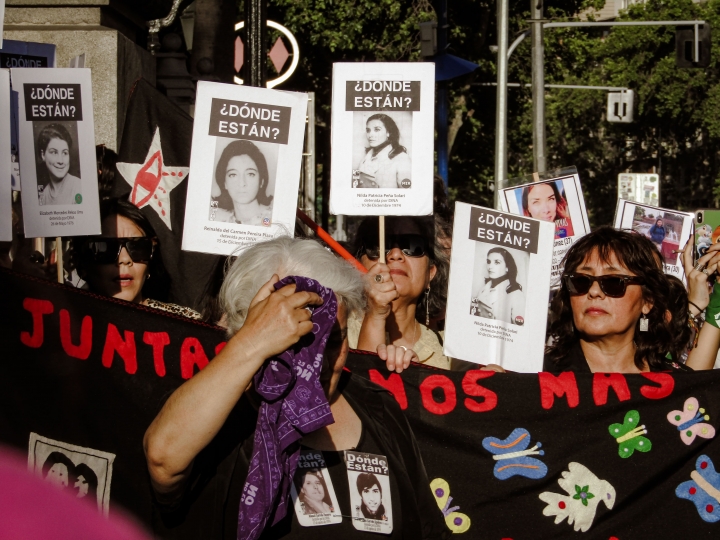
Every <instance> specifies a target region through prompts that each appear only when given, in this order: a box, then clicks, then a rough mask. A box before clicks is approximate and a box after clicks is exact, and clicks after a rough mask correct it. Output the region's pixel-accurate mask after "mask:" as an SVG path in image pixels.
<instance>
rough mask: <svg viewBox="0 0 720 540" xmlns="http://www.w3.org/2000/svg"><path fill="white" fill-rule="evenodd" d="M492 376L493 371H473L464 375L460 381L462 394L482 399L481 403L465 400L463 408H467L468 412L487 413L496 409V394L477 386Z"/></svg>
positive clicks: (469, 399)
mask: <svg viewBox="0 0 720 540" xmlns="http://www.w3.org/2000/svg"><path fill="white" fill-rule="evenodd" d="M493 375H495V372H494V371H483V370H480V369H473V370H471V371H468V372H467V373H465V376H464V377H463V380H462V389H463V392H465V393H466V394H467V395H468V396H474V397H482V398H484V400H483V401H477V400H475V399H471V398H465V407H467V409H468V410H469V411H472V412H487V411H492V410H493V409H494V408H495V407H497V402H498V397H497V394H496V393H495V392H493V391H492V390H488V389H487V388H485V387H484V386H481V385H479V384H478V381H481V380H483V379H487V378H488V377H492V376H493Z"/></svg>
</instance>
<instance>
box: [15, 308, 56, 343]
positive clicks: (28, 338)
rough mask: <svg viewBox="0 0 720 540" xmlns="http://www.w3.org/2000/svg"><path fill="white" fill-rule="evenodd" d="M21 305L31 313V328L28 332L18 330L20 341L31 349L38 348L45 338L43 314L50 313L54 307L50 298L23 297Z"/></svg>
mask: <svg viewBox="0 0 720 540" xmlns="http://www.w3.org/2000/svg"><path fill="white" fill-rule="evenodd" d="M23 307H24V308H25V309H27V310H28V311H29V312H30V313H31V314H32V320H33V329H32V333H30V332H25V331H23V332H20V342H21V343H22V344H23V345H25V346H27V347H32V348H33V349H37V348H39V347H40V346H41V345H42V344H43V341H44V340H45V325H44V324H43V315H50V314H51V313H52V312H53V311H54V310H55V308H54V307H53V305H52V302H50V300H39V299H37V298H25V299H24V300H23Z"/></svg>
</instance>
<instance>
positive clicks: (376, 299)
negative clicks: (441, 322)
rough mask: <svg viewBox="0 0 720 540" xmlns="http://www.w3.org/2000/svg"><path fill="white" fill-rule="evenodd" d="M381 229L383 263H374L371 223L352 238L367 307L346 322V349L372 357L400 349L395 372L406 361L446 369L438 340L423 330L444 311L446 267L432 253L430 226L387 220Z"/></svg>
mask: <svg viewBox="0 0 720 540" xmlns="http://www.w3.org/2000/svg"><path fill="white" fill-rule="evenodd" d="M385 227H386V240H385V248H386V253H385V257H386V263H381V262H380V252H379V248H378V244H379V231H378V219H377V218H376V217H372V218H366V219H364V220H363V221H362V223H360V226H359V227H358V231H357V234H356V237H355V246H354V247H355V253H356V256H357V258H358V260H359V261H360V262H361V263H362V264H363V266H365V268H367V269H368V273H367V274H365V291H366V293H367V297H368V305H367V309H366V312H365V316H364V318H362V319H360V318H358V317H353V318H350V319H349V320H348V339H349V341H350V347H351V348H353V349H360V350H365V351H372V352H375V351H376V350H378V347H379V346H380V345H386V344H393V345H395V346H396V347H401V348H403V349H406V351H407V352H408V354H407V355H406V357H405V358H404V359H403V361H404V364H403V366H400V371H401V370H402V367H407V366H408V365H409V363H410V360H411V359H413V361H419V362H420V363H423V364H427V365H430V366H435V367H439V368H443V369H449V368H450V359H449V358H448V357H446V356H445V355H444V354H443V348H442V344H441V343H440V339H439V336H438V335H437V334H435V333H434V332H433V331H432V330H430V329H429V328H428V325H429V323H430V318H431V317H436V316H438V315H439V314H441V313H442V312H443V311H444V309H445V301H446V297H447V275H448V262H447V258H446V256H445V255H444V253H443V251H442V249H435V243H434V242H433V239H434V237H435V227H434V221H433V219H432V218H414V217H390V216H388V217H386V218H385ZM421 321H422V322H421ZM423 322H424V323H425V324H422V323H423ZM413 352H414V354H415V355H417V356H416V357H415V356H414V355H413Z"/></svg>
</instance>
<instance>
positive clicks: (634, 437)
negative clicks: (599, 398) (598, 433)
mask: <svg viewBox="0 0 720 540" xmlns="http://www.w3.org/2000/svg"><path fill="white" fill-rule="evenodd" d="M639 423H640V413H639V412H637V411H635V410H633V411H628V412H627V414H626V415H625V420H624V421H623V423H622V424H610V427H608V431H609V432H610V435H612V436H613V437H615V440H616V441H617V443H618V455H619V456H620V457H621V458H629V457H630V456H632V455H633V453H634V452H635V450H637V451H638V452H649V451H650V449H651V448H652V443H651V442H650V439H648V438H647V437H643V435H644V434H646V433H647V429H645V426H644V425H643V426H638V424H639Z"/></svg>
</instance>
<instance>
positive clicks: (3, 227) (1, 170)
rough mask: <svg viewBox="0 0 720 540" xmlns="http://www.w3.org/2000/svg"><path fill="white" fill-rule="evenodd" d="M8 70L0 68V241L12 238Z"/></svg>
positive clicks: (7, 240)
mask: <svg viewBox="0 0 720 540" xmlns="http://www.w3.org/2000/svg"><path fill="white" fill-rule="evenodd" d="M10 155H11V152H10V71H8V70H7V69H0V241H2V242H9V241H11V240H12V180H11V175H12V171H11V160H10Z"/></svg>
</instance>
